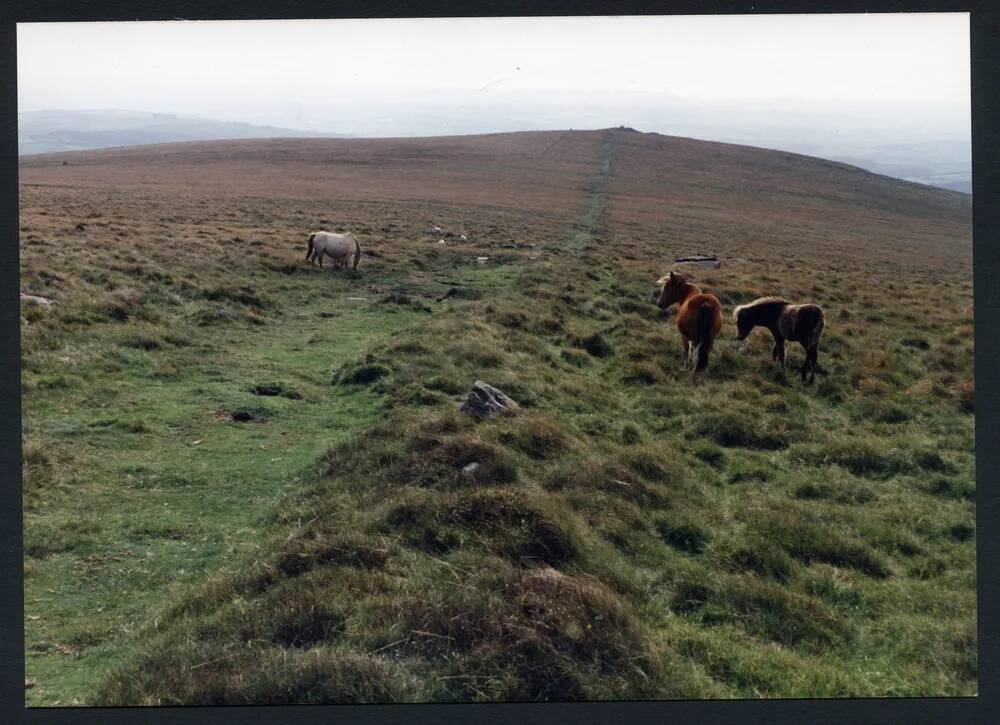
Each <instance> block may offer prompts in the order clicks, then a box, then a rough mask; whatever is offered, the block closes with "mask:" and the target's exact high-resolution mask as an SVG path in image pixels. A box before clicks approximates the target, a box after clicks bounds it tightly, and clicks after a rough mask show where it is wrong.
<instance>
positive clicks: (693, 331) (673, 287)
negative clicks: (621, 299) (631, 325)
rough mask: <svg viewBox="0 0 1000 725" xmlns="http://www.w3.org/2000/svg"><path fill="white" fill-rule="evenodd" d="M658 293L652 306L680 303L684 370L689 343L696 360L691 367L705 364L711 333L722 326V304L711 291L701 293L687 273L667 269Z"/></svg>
mask: <svg viewBox="0 0 1000 725" xmlns="http://www.w3.org/2000/svg"><path fill="white" fill-rule="evenodd" d="M659 284H660V286H661V289H660V297H659V299H658V300H657V301H656V306H657V307H659V308H660V309H664V310H665V309H666V308H668V307H670V305H672V304H674V302H678V303H680V309H678V311H677V329H678V330H680V332H681V337H682V338H683V340H684V368H683V369H684V370H687V368H688V365H689V363H690V361H691V352H692V347H693V348H694V355H695V358H696V362H695V365H694V371H695V372H696V373H697V372H701V371H703V370H704V369H705V368H707V367H708V353H710V352H711V351H712V343H713V341H714V340H715V336H716V335H718V334H719V330H721V329H722V305H720V304H719V300H718V298H716V297H715V295H707V294H703V293H702V291H701V290H700V289H698V288H697V287H695V286H694V285H693V284H691V283H690V282H688V280H687V277H685V276H684V275H682V274H678V273H677V272H671V273H670V274H668V275H667V276H666V277H663V278H662V279H660V281H659Z"/></svg>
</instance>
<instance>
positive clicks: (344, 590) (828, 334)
mask: <svg viewBox="0 0 1000 725" xmlns="http://www.w3.org/2000/svg"><path fill="white" fill-rule="evenodd" d="M331 49H335V50H331ZM969 53H970V40H969V14H968V13H937V14H932V13H925V14H920V13H916V14H912V13H911V14H906V13H899V14H854V15H852V14H842V15H823V14H813V15H728V16H725V15H719V16H709V15H706V16H693V15H692V16H643V17H629V16H620V17H545V18H542V17H537V18H527V17H504V18H488V17H479V18H429V19H413V18H410V19H407V18H400V19H364V20H361V19H357V20H351V19H342V20H333V19H331V20H280V21H265V20H251V21H180V20H178V21H163V22H159V21H157V22H153V21H144V22H93V23H90V22H88V23H82V22H54V23H20V24H18V26H17V81H18V88H17V94H18V109H17V123H18V184H19V186H18V188H19V200H18V202H19V210H20V211H19V219H18V226H19V245H20V246H19V255H20V349H21V382H20V384H21V409H22V418H21V446H22V460H23V468H22V496H23V510H24V514H23V542H24V623H23V624H24V650H25V671H24V697H25V705H26V706H27V707H29V708H35V707H39V708H41V707H71V706H81V707H93V706H176V705H288V704H340V703H428V702H435V703H459V702H461V703H464V702H479V703H487V702H559V701H575V702H580V701H623V700H627V701H643V700H732V699H757V698H765V699H779V698H897V697H970V696H974V695H976V693H977V691H978V680H977V677H978V667H977V628H976V625H977V607H976V597H977V588H976V541H975V539H976V537H975V530H976V529H975V525H976V507H975V495H976V482H975V481H976V478H975V447H974V430H975V381H974V376H973V288H972V224H971V221H972V185H971V138H970V67H969Z"/></svg>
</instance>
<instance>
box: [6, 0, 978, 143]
mask: <svg viewBox="0 0 1000 725" xmlns="http://www.w3.org/2000/svg"><path fill="white" fill-rule="evenodd" d="M17 44H18V84H19V88H18V91H19V102H20V109H21V110H32V109H42V108H120V109H137V110H159V111H171V112H177V113H188V114H194V115H206V116H211V117H215V118H223V119H230V120H249V121H255V122H265V123H276V124H280V125H293V126H297V127H302V128H313V129H322V128H324V127H327V126H328V125H329V121H330V118H328V116H329V115H330V110H331V109H336V108H339V109H341V110H343V109H351V110H352V111H357V110H358V109H364V107H365V104H366V103H373V102H386V103H392V104H396V105H397V106H398V107H399V108H400V109H402V108H403V107H405V105H406V104H408V103H421V102H433V101H434V100H441V99H447V100H448V101H449V102H459V103H466V104H473V105H478V104H483V103H487V104H488V103H492V102H497V103H503V102H504V99H507V98H524V97H529V96H528V95H526V94H532V93H533V94H536V95H537V98H539V99H543V100H545V101H546V102H548V103H558V102H559V99H560V97H565V98H566V99H567V100H566V102H567V103H570V104H579V103H580V98H581V94H586V95H585V97H586V98H587V99H588V102H591V103H593V104H595V105H601V104H602V103H604V104H607V103H613V102H614V99H615V97H616V96H615V93H616V92H623V91H624V92H628V93H630V94H632V95H634V96H635V97H649V98H650V102H655V99H656V98H661V99H662V98H667V97H680V98H685V99H702V100H704V99H767V98H780V99H827V100H832V101H837V100H844V99H861V100H866V99H867V100H881V101H895V100H898V101H927V102H934V103H939V104H946V105H947V106H949V107H952V108H956V109H960V110H961V111H962V112H964V113H967V109H968V106H969V21H968V14H966V13H955V14H878V15H872V14H869V15H784V16H774V15H770V16H675V17H641V18H640V17H610V18H609V17H602V18H464V19H404V20H301V21H300V20H288V21H218V22H200V21H199V22H155V23H154V22H116V23H45V24H20V25H18V36H17ZM380 112H382V113H384V112H385V110H384V108H382V109H381V110H380ZM355 122H356V121H355ZM498 125H502V119H498ZM341 130H344V131H348V132H354V133H357V129H341ZM497 130H502V129H499V128H498V129H497Z"/></svg>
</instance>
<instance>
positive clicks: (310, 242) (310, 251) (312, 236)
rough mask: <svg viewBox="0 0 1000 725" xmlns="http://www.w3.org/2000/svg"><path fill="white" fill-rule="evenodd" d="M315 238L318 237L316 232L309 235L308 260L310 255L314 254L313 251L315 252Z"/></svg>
mask: <svg viewBox="0 0 1000 725" xmlns="http://www.w3.org/2000/svg"><path fill="white" fill-rule="evenodd" d="M315 238H316V232H313V233H312V234H310V235H309V246H308V247H307V248H306V260H307V261H308V259H309V257H311V256H312V253H313V239H315Z"/></svg>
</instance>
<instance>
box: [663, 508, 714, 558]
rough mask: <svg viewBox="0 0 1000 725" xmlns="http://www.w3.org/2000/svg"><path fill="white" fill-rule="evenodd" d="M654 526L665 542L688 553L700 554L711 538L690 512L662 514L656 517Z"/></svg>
mask: <svg viewBox="0 0 1000 725" xmlns="http://www.w3.org/2000/svg"><path fill="white" fill-rule="evenodd" d="M653 526H654V527H655V528H656V532H657V533H658V534H659V535H660V537H661V538H662V539H663V541H664V542H666V543H667V544H669V545H670V546H672V547H673V548H675V549H677V550H678V551H683V552H685V553H687V554H700V553H701V552H702V551H703V550H704V549H705V545H706V544H707V543H708V540H709V538H710V537H709V534H708V532H707V531H705V529H704V528H702V527H701V526H700V525H699V524H698V523H697V522H696V520H695V519H694V518H693V517H692V516H691V515H690V514H687V515H684V514H677V513H670V514H666V515H661V516H659V517H657V518H656V519H654V521H653Z"/></svg>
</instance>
